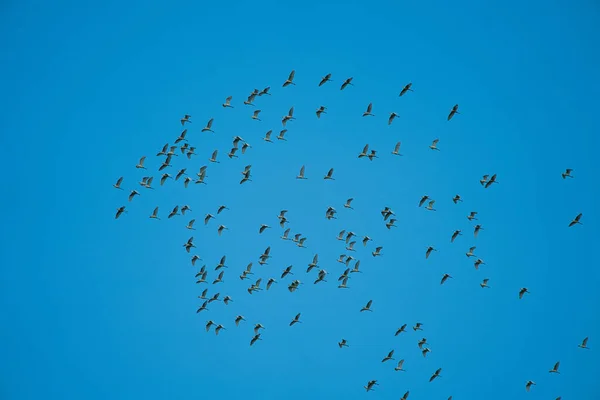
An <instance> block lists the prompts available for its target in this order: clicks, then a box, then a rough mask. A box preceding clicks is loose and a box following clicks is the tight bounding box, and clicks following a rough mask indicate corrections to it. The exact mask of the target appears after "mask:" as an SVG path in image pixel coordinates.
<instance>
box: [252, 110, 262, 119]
mask: <svg viewBox="0 0 600 400" xmlns="http://www.w3.org/2000/svg"><path fill="white" fill-rule="evenodd" d="M258 114H260V110H255V111H254V113H253V114H252V119H254V120H257V121H260V118H258Z"/></svg>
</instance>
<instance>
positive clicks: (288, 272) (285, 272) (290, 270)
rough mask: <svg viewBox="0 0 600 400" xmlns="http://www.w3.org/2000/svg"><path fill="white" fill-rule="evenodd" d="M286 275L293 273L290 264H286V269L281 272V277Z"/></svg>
mask: <svg viewBox="0 0 600 400" xmlns="http://www.w3.org/2000/svg"><path fill="white" fill-rule="evenodd" d="M288 275H294V273H293V272H292V266H291V265H290V266H288V267H286V269H284V270H283V273H282V274H281V279H283V278H285V277H286V276H288Z"/></svg>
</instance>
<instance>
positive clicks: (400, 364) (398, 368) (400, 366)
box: [394, 358, 406, 372]
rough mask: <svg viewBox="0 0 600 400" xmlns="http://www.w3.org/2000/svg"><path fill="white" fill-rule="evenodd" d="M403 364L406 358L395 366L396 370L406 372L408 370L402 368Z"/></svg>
mask: <svg viewBox="0 0 600 400" xmlns="http://www.w3.org/2000/svg"><path fill="white" fill-rule="evenodd" d="M403 365H404V358H403V359H402V360H400V361H398V366H397V367H396V368H394V371H404V372H406V370H405V369H404V368H402V366H403Z"/></svg>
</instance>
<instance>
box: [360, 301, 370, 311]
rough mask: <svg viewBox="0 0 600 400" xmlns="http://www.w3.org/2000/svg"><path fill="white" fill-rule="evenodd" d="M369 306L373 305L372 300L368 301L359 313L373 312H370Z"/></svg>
mask: <svg viewBox="0 0 600 400" xmlns="http://www.w3.org/2000/svg"><path fill="white" fill-rule="evenodd" d="M371 304H373V300H369V301H368V302H367V304H366V305H365V306H364V307H363V308H361V309H360V312H363V311H371V312H373V310H371Z"/></svg>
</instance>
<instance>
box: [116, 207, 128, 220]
mask: <svg viewBox="0 0 600 400" xmlns="http://www.w3.org/2000/svg"><path fill="white" fill-rule="evenodd" d="M126 212H127V210H125V206H121V207H119V208H117V214H116V215H115V219H117V218H119V217H120V216H121V214H123V213H126Z"/></svg>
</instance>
